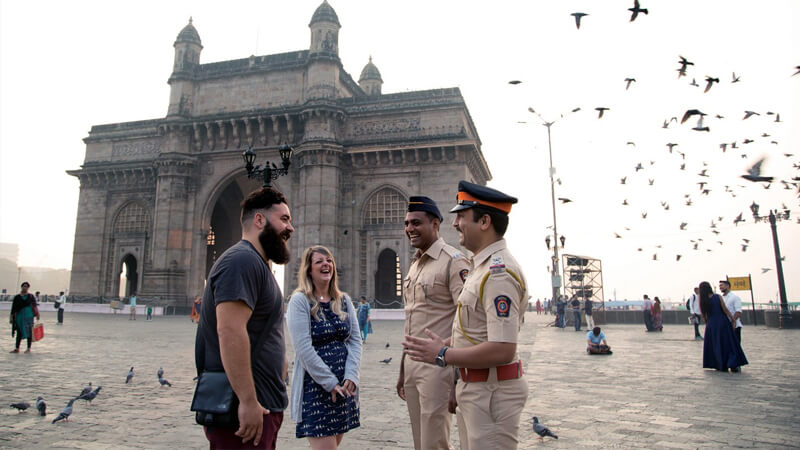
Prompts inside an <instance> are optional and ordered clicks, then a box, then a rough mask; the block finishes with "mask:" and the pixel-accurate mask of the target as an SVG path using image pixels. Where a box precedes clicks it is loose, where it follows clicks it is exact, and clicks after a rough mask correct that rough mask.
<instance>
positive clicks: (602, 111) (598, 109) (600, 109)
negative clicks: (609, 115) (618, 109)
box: [595, 106, 611, 119]
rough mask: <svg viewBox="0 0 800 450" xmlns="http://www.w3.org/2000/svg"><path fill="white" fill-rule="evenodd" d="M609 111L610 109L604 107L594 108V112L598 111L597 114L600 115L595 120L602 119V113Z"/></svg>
mask: <svg viewBox="0 0 800 450" xmlns="http://www.w3.org/2000/svg"><path fill="white" fill-rule="evenodd" d="M609 109H611V108H606V107H605V106H598V107H597V108H595V110H596V111H599V112H600V113H599V114H598V115H597V118H598V119H602V118H603V113H604V112H606V111H608V110H609Z"/></svg>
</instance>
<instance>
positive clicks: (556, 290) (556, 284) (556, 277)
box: [528, 107, 581, 301]
mask: <svg viewBox="0 0 800 450" xmlns="http://www.w3.org/2000/svg"><path fill="white" fill-rule="evenodd" d="M580 110H581V109H580V108H575V109H573V110H572V111H570V112H569V113H567V114H562V115H561V116H560V117H559V119H556V120H553V121H550V122H548V121H547V120H545V119H544V117H542V115H541V114H539V113H537V112H536V111H535V110H534V109H533V108H530V107H529V108H528V111H529V112H531V113H533V114H536V115H537V116H538V117H539V120H541V121H542V125H544V126H545V127H546V128H547V152H548V154H549V155H550V202H551V203H552V205H553V238H554V239H555V245H553V265H552V267H553V270H552V272H551V274H550V275H551V276H550V279H551V282H552V286H553V301H555V300H556V299H557V298H558V296H559V295H560V294H561V286H562V284H563V283H562V282H561V281H562V280H561V273H560V269H559V267H558V242H559V237H558V222H557V221H556V182H555V178H554V175H555V173H556V169H555V167H553V140H552V138H551V135H550V127H552V126H553V125H554V124H555V123H556V122H557V121H558V120H560V119H563V118H564V117H566V116H568V115H569V114H572V113H575V112H578V111H580ZM560 240H561V247H562V248H563V247H564V236H561V239H560ZM547 247H548V248H550V245H549V244H548V245H547Z"/></svg>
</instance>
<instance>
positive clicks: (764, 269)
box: [761, 267, 772, 273]
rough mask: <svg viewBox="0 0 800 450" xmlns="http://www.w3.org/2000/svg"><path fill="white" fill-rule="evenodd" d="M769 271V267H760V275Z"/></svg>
mask: <svg viewBox="0 0 800 450" xmlns="http://www.w3.org/2000/svg"><path fill="white" fill-rule="evenodd" d="M770 270H772V268H770V267H762V268H761V273H767V272H769V271H770Z"/></svg>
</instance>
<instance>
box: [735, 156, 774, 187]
mask: <svg viewBox="0 0 800 450" xmlns="http://www.w3.org/2000/svg"><path fill="white" fill-rule="evenodd" d="M766 159H767V158H766V157H762V158H761V159H759V160H758V161H756V162H755V164H753V165H752V166H750V168H749V169H747V175H742V178H744V179H745V180H748V181H753V182H760V181H766V182H771V181H772V179H773V178H774V177H766V176H762V175H761V165H762V164H764V160H766Z"/></svg>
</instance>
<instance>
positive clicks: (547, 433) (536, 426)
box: [533, 416, 558, 441]
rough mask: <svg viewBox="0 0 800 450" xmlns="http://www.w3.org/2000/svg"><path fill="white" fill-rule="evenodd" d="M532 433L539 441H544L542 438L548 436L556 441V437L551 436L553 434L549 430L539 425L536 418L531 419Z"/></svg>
mask: <svg viewBox="0 0 800 450" xmlns="http://www.w3.org/2000/svg"><path fill="white" fill-rule="evenodd" d="M533 432H534V433H536V434H538V435H539V440H540V441H544V438H546V437H548V436H549V437H551V438H553V439H558V436H556V435H555V434H553V432H552V431H550V429H549V428H547V427H546V426H544V425H543V424H541V423H539V418H538V417H536V416H534V417H533Z"/></svg>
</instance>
